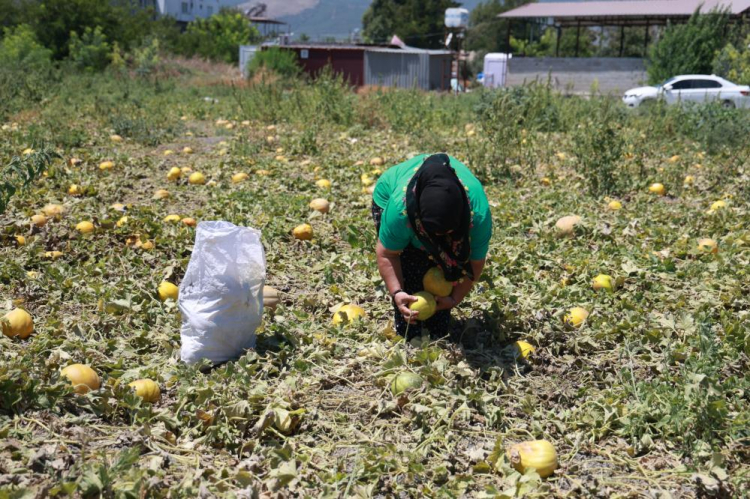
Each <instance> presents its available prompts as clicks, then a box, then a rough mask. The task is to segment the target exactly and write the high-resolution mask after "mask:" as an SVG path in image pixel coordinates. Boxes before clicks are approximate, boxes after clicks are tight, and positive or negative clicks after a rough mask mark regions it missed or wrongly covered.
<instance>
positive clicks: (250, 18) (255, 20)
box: [246, 16, 287, 24]
mask: <svg viewBox="0 0 750 499" xmlns="http://www.w3.org/2000/svg"><path fill="white" fill-rule="evenodd" d="M246 17H247V20H248V21H250V22H251V23H260V24H287V23H285V22H284V21H279V20H278V19H271V18H270V17H257V16H246Z"/></svg>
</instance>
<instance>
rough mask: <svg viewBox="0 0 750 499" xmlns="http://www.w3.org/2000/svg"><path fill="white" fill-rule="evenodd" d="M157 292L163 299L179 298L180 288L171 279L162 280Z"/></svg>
mask: <svg viewBox="0 0 750 499" xmlns="http://www.w3.org/2000/svg"><path fill="white" fill-rule="evenodd" d="M157 292H158V293H159V299H160V300H161V301H167V300H177V296H178V294H179V292H180V288H178V287H177V286H175V285H174V284H172V283H171V282H169V281H162V282H161V284H159V287H158V288H157Z"/></svg>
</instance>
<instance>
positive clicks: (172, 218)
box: [164, 214, 182, 223]
mask: <svg viewBox="0 0 750 499" xmlns="http://www.w3.org/2000/svg"><path fill="white" fill-rule="evenodd" d="M180 220H182V217H181V216H180V215H174V214H173V215H167V216H166V217H164V221H165V222H167V223H177V222H179V221H180Z"/></svg>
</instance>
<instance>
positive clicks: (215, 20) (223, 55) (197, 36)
mask: <svg viewBox="0 0 750 499" xmlns="http://www.w3.org/2000/svg"><path fill="white" fill-rule="evenodd" d="M259 39H260V35H259V33H258V30H257V29H256V28H255V27H254V26H252V25H251V24H250V23H249V22H248V21H247V19H245V17H243V16H242V14H240V13H239V12H237V11H236V10H231V9H222V10H221V11H220V12H219V13H217V14H214V15H213V16H211V17H209V18H205V19H204V18H201V19H196V20H195V21H193V22H191V23H190V24H189V25H188V27H187V30H186V31H185V33H184V34H183V35H182V37H181V38H180V41H179V50H180V51H181V52H182V53H184V54H185V55H187V56H191V57H192V56H198V57H204V58H206V59H212V60H215V61H222V62H227V63H237V62H238V60H239V47H240V45H248V44H250V43H253V42H255V41H258V40H259Z"/></svg>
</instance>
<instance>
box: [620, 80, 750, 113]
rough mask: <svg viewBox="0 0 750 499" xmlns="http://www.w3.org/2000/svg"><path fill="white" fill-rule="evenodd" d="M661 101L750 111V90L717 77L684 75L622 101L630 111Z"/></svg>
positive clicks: (631, 92) (642, 89)
mask: <svg viewBox="0 0 750 499" xmlns="http://www.w3.org/2000/svg"><path fill="white" fill-rule="evenodd" d="M658 99H664V101H665V102H666V103H667V104H676V103H678V102H708V101H718V102H721V104H722V105H723V106H725V107H730V108H734V107H740V108H750V87H748V86H747V85H735V84H734V83H732V82H731V81H727V80H725V79H724V78H720V77H718V76H715V75H681V76H675V77H673V78H670V79H668V80H667V81H665V82H664V83H662V84H661V85H658V86H649V87H638V88H631V89H630V90H628V91H627V92H625V95H624V96H623V97H622V101H623V102H624V103H625V105H627V106H628V107H638V106H640V105H641V104H643V103H648V102H654V101H656V100H658Z"/></svg>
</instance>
